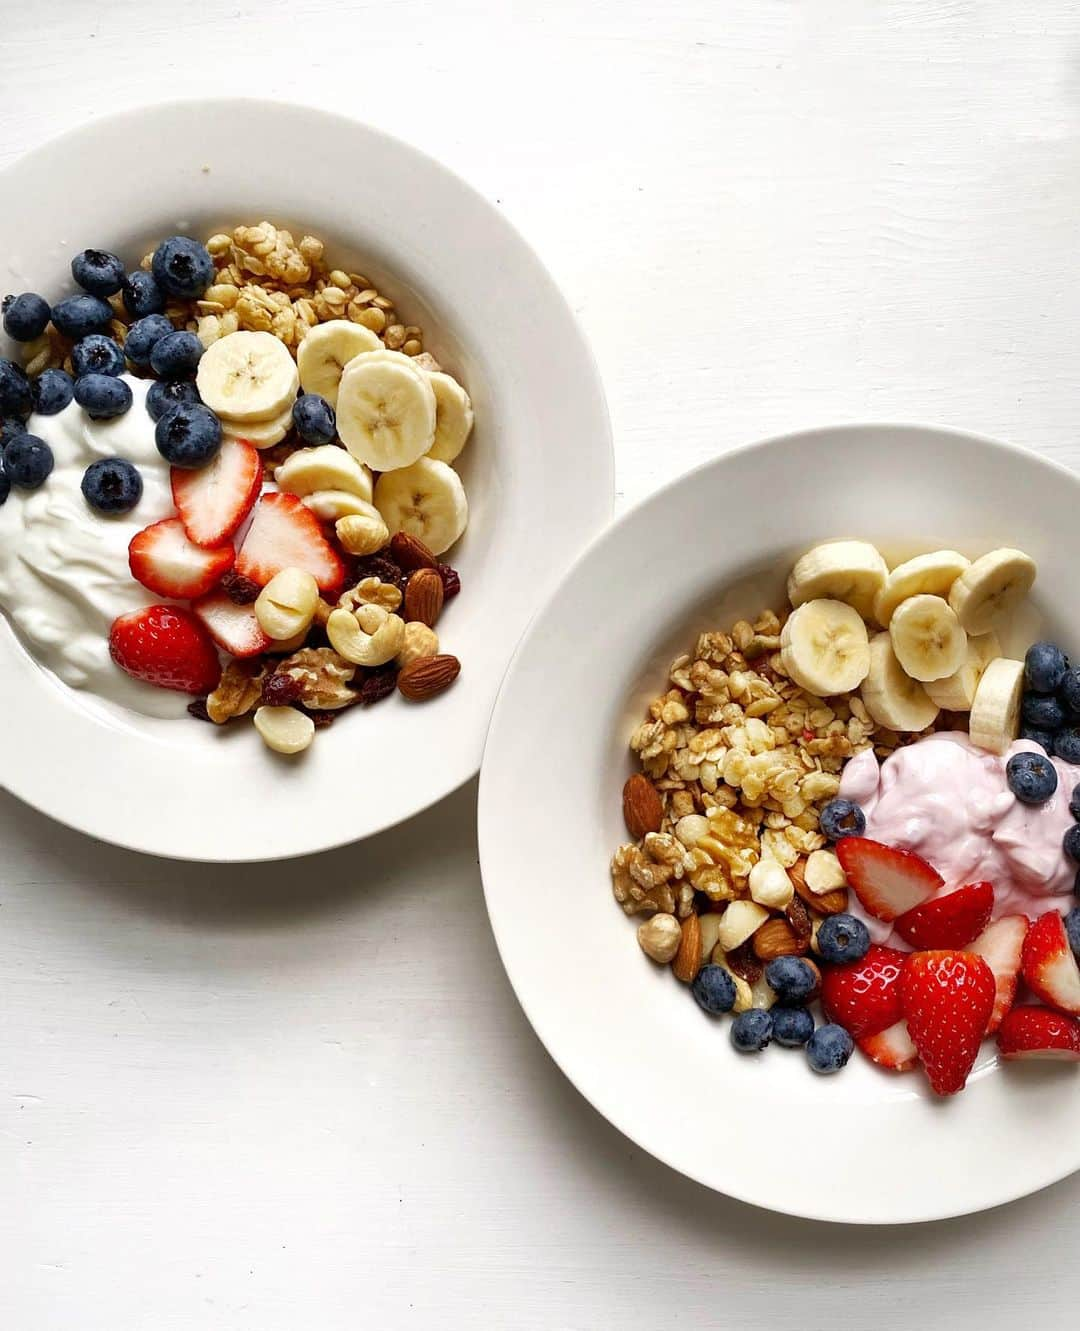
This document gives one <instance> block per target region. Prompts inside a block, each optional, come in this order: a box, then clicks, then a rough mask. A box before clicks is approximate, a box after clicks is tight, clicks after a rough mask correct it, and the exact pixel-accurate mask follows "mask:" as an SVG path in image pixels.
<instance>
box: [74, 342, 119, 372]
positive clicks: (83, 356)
mask: <svg viewBox="0 0 1080 1331" xmlns="http://www.w3.org/2000/svg"><path fill="white" fill-rule="evenodd" d="M71 364H72V368H73V369H74V371H75V377H76V378H81V377H82V376H83V375H84V374H123V373H124V353H123V352H122V351H121V350H120V348H119V347H118V346H117V345H116V343H115V342H114V341H113V340H112V338H111V337H106V336H105V335H104V333H91V334H90V336H89V337H84V338H83V340H82V341H81V342H76V343H75V345H74V346H73V347H72V348H71Z"/></svg>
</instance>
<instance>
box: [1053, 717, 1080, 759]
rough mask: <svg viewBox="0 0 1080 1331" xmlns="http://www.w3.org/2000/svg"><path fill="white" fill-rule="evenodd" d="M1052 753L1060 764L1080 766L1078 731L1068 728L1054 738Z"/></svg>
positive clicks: (1073, 727) (1079, 735)
mask: <svg viewBox="0 0 1080 1331" xmlns="http://www.w3.org/2000/svg"><path fill="white" fill-rule="evenodd" d="M1054 752H1055V753H1056V754H1057V756H1058V757H1059V758H1060V759H1061V760H1062V762H1066V763H1073V764H1076V765H1080V729H1078V728H1077V727H1076V726H1069V727H1068V728H1066V729H1065V730H1059V731H1058V733H1057V734H1056V735H1055V736H1054Z"/></svg>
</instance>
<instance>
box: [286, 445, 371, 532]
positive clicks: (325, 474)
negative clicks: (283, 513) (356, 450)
mask: <svg viewBox="0 0 1080 1331" xmlns="http://www.w3.org/2000/svg"><path fill="white" fill-rule="evenodd" d="M274 480H275V481H276V482H277V487H278V489H279V490H285V491H287V493H289V494H293V495H301V496H303V495H309V494H314V493H315V491H316V490H346V491H348V492H349V493H350V494H354V495H357V496H358V497H359V498H360V499H366V500H367V501H368V503H370V502H371V472H370V471H368V469H367V467H365V466H363V465H362V464H361V463H359V462H357V460H356V459H355V458H354V457H353V456H352V454H351V453H346V451H345V450H344V449H343V448H339V447H338V445H337V444H319V445H318V446H317V447H315V448H298V449H297V450H296V452H295V453H291V454H290V455H289V456H288V457H287V458H286V459H285V461H284V462H283V463H282V464H281V466H280V467H278V469H277V470H276V471H275V472H274ZM344 516H345V515H344V513H339V514H338V517H344Z"/></svg>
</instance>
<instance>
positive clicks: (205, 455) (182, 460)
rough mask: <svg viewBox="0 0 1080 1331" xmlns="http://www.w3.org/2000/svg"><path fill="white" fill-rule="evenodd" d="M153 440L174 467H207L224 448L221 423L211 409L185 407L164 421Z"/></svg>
mask: <svg viewBox="0 0 1080 1331" xmlns="http://www.w3.org/2000/svg"><path fill="white" fill-rule="evenodd" d="M154 440H155V441H156V443H157V449H158V452H159V453H160V454H161V456H162V457H163V458H164V459H165V461H166V462H170V463H172V465H173V466H174V467H187V468H194V467H204V466H205V465H206V464H207V463H208V462H209V461H210V459H211V458H212V457H214V456H215V455H216V453H217V451H218V449H219V448H220V447H221V422H220V421H219V420H218V418H217V417H216V416H215V415H214V413H213V412H212V411H211V410H210V408H209V407H204V406H201V405H188V404H187V403H183V404H181V405H180V406H179V407H173V409H172V410H171V411H169V412H166V414H165V415H164V416H162V417H161V419H160V420H159V421H158V423H157V427H156V429H155V430H154Z"/></svg>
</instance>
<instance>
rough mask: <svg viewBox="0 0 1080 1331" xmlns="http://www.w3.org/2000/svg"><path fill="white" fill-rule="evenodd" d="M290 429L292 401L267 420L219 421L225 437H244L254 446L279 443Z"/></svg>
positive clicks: (271, 445) (259, 446)
mask: <svg viewBox="0 0 1080 1331" xmlns="http://www.w3.org/2000/svg"><path fill="white" fill-rule="evenodd" d="M291 429H292V403H290V404H289V405H288V406H287V407H286V408H285V410H284V411H283V412H281V413H279V414H278V415H277V416H271V418H270V419H269V420H268V421H242V422H241V421H230V420H223V421H222V422H221V433H222V437H223V438H225V439H244V440H246V441H247V442H248V443H249V444H252V445H254V447H255V448H272V447H273V446H274V444H280V443H281V441H282V440H283V439H284V438H285V436H286V435H287V434H288V433H289V431H290V430H291Z"/></svg>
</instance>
